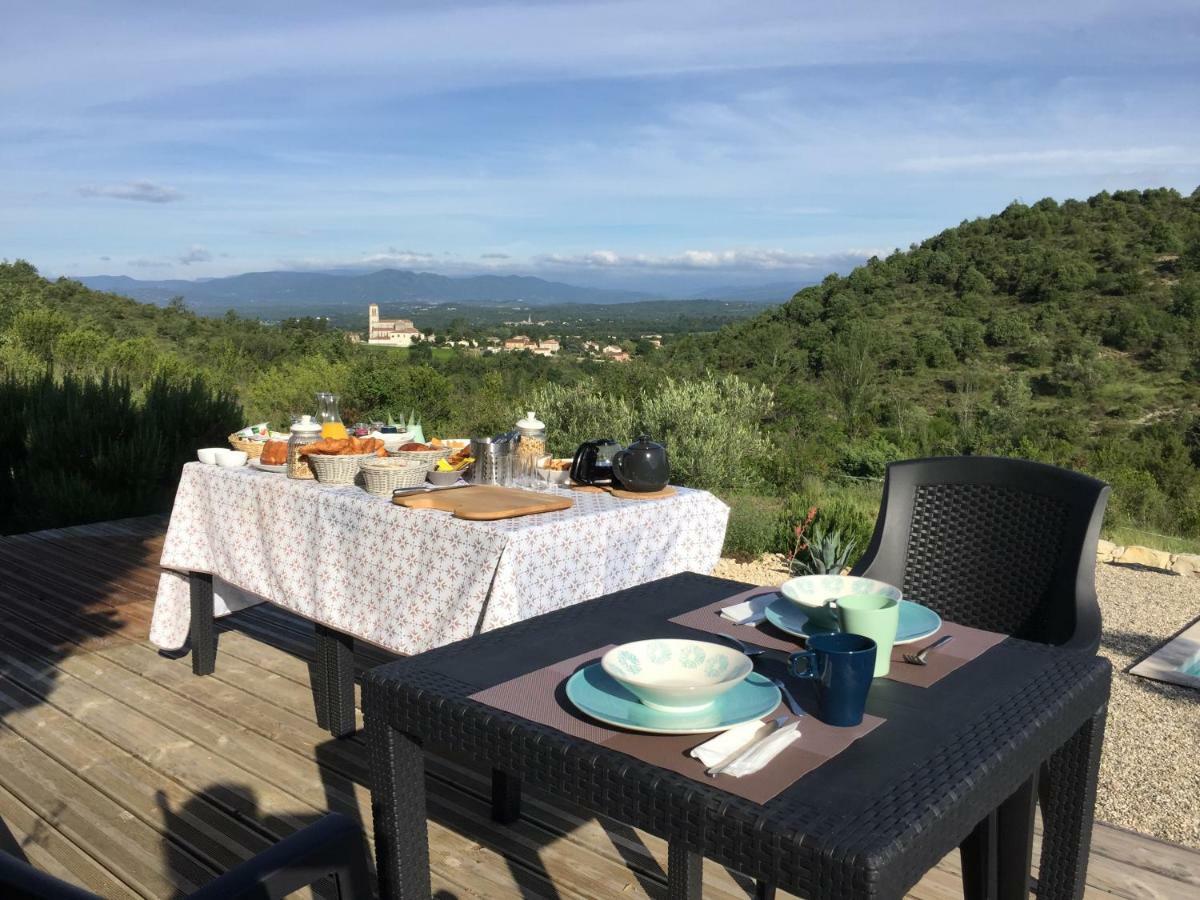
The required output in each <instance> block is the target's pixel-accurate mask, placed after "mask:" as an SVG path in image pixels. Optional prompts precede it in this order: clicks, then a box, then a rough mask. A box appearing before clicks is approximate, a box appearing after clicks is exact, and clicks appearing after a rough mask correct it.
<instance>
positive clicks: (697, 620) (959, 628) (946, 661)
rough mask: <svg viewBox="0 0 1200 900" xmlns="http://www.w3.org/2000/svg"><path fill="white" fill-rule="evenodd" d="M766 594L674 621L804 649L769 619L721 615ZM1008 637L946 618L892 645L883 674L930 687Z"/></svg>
mask: <svg viewBox="0 0 1200 900" xmlns="http://www.w3.org/2000/svg"><path fill="white" fill-rule="evenodd" d="M763 594H775V595H778V594H779V591H778V589H776V588H772V587H759V588H753V589H752V590H748V591H742V592H741V593H740V594H733V595H732V596H730V597H726V598H725V599H724V600H718V601H717V602H716V603H709V604H708V605H707V606H702V607H700V608H699V609H694V610H692V611H691V612H687V613H683V614H682V615H678V616H675V617H674V618H673V619H671V621H672V622H674V623H675V624H677V625H684V626H686V627H688V628H695V629H696V630H697V631H707V632H708V633H709V634H723V635H726V636H727V637H733V638H737V639H738V640H739V641H744V642H745V643H747V644H753V645H754V646H757V647H765V648H767V649H768V650H782V651H784V652H786V653H791V652H793V651H795V650H800V649H802V648H803V646H804V641H802V640H801V639H800V638H797V637H793V636H792V635H790V634H787V633H785V632H782V631H780V630H779V629H778V628H776V627H775V626H773V625H772V624H771V623H770V622H760V623H758V624H757V625H735V624H734V623H733V622H730V621H729V620H728V619H726V618H724V617H722V616H721V610H722V609H724V608H725V607H726V606H732V605H733V604H735V603H741V602H742V601H743V600H749V599H750V598H751V597H757V596H761V595H763ZM945 634H952V635H954V640H952V641H950V643H948V644H943V645H942V646H941V647H938V648H937V649H936V650H934V651H933V652H932V653H930V654H929V656H927V657H926V659H925V663H926V664H925V665H923V666H914V665H912V664H911V663H906V662H905V661H904V654H905V653H916V652H917V651H918V650H920V649H921V648H922V647H924V646H926V645H927V644H929V643H932V642H933V641H935V640H937V639H938V638H940V637H941V636H942V635H945ZM1007 637H1008V635H1006V634H998V633H996V632H994V631H983V630H982V629H979V628H970V627H968V626H966V625H959V624H957V623H955V622H947V621H945V620H943V621H942V627H941V628H939V629H938V630H937V631H936V632H935V633H933V634H931V635H930V636H929V637H927V638H923V639H922V640H919V641H914V642H913V643H911V644H903V645H901V646H899V647H893V648H892V666H891V671H889V672H888V674H887V675H885V676H884V677H885V678H889V679H891V680H892V681H898V682H900V683H901V684H911V685H913V686H914V687H930V686H931V685H934V684H937V682H939V681H941V680H942V679H943V678H945V677H946V676H947V675H949V674H950V673H951V672H953V671H954V670H956V669H959V668H962V667H963V666H964V665H966V664H967V663H969V662H970V661H971V660H973V659H977V658H978V657H980V656H982V655H983V654H984V653H986V652H987V651H988V650H990V649H991V648H992V647H994V646H996V645H997V644H999V643H1000V642H1001V641H1003V640H1004V639H1005V638H1007Z"/></svg>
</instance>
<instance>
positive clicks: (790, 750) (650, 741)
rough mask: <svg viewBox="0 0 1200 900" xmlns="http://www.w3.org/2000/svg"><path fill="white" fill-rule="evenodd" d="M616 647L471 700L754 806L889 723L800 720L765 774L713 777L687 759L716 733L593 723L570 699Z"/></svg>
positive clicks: (497, 687) (867, 719)
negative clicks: (579, 681)
mask: <svg viewBox="0 0 1200 900" xmlns="http://www.w3.org/2000/svg"><path fill="white" fill-rule="evenodd" d="M611 646H612V645H611V644H610V645H609V646H608V647H598V648H597V649H595V650H592V651H589V652H588V653H581V654H580V655H579V656H573V657H571V658H570V659H565V660H563V661H562V662H558V663H555V664H554V665H551V666H546V667H545V668H541V669H537V670H536V671H533V672H530V673H528V674H526V675H521V676H519V677H517V678H513V679H511V680H509V681H505V682H503V683H502V684H498V685H495V686H494V687H490V688H487V689H486V690H482V691H479V692H478V693H476V694H472V695H471V699H472V700H476V701H478V702H479V703H484V704H486V705H488V706H492V707H494V708H496V709H502V710H504V711H505V712H509V713H512V714H513V715H517V716H520V717H521V718H524V719H529V720H530V721H532V722H537V723H539V724H541V725H548V726H550V727H551V728H556V729H558V730H559V731H561V732H563V733H564V734H569V735H571V736H572V737H575V738H579V739H581V740H585V741H590V742H592V743H594V744H599V745H600V746H602V747H607V748H608V749H610V750H617V751H619V752H621V753H625V754H628V755H629V756H632V757H635V758H636V759H640V760H642V761H643V762H648V763H650V764H651V765H655V766H661V767H662V768H664V769H670V770H671V771H672V772H678V773H679V774H680V775H685V776H687V777H688V778H692V779H694V780H696V781H699V782H702V783H703V784H707V785H711V786H714V787H719V788H720V789H721V790H723V791H728V792H729V793H731V794H735V795H737V796H739V797H744V798H745V799H747V800H752V801H754V802H755V803H766V802H767V801H768V800H770V799H771V798H772V797H774V796H775V795H776V794H778V793H779V792H780V791H782V790H784V789H785V788H787V787H790V786H791V784H792V783H793V782H795V781H796V780H797V779H799V778H801V777H803V776H804V775H806V774H808V773H809V772H811V771H812V770H813V769H815V768H817V767H818V766H820V765H822V764H823V763H825V762H827V761H828V760H830V759H832V758H833V757H834V756H837V754H839V753H841V752H842V751H843V750H845V749H846V748H847V747H849V746H850V745H851V744H852V743H854V742H855V741H856V740H858V739H859V738H860V737H862V736H863V735H865V734H868V733H869V732H871V731H873V730H875V729H876V728H878V727H879V726H880V725H882V724H883V722H884V721H885V720H884V719H881V718H879V717H878V716H870V715H868V716H866V717H864V718H863V721H862V724H861V725H858V726H855V727H854V728H836V727H834V726H832V725H826V724H824V723H823V722H818V721H817V720H816V719H814V718H813V717H812V716H806V717H804V718H803V719H801V720H800V739H799V740H797V741H795V742H793V743H792V744H790V745H789V746H788V747H786V748H785V749H784V750H783V751H781V752H780V754H779V755H778V756H777V757H775V759H773V760H771V762H770V763H769V764H768V765H767V766H765V767H764V768H763V769H761V770H760V771H758V772H755V773H754V774H753V775H745V776H743V777H741V778H734V777H733V776H732V775H721V776H718V777H717V778H715V779H714V778H709V777H708V776H707V775H705V774H704V769H705V766H704V764H703V763H701V762H700V761H699V760H697V759H693V758H692V757H690V756H688V751H689V750H691V749H692V748H693V747H695V746H697V745H699V744H702V743H704V742H705V741H707V740H709V739H711V738H713V737H715V735H712V734H680V735H658V734H639V733H637V732H632V731H621V730H618V729H615V728H609V727H607V726H605V725H600V724H597V723H595V722H593V721H592V720H591V719H588V718H587V717H586V716H584V715H583V714H582V713H580V712H579V711H578V710H576V709H575V708H574V707H573V706H572V705H571V703H570V701H569V700H567V698H566V692H565V689H564V683H565V682H566V679H567V677H568V676H570V675H571V673H573V672H574V671H575V670H576V669H579V668H581V667H583V666H584V665H586V664H588V663H590V662H593V661H595V660H597V659H599V658H600V657H601V656H603V655H604V652H605V651H606V650H608V649H609V647H611ZM765 718H767V717H766V716H764V719H765Z"/></svg>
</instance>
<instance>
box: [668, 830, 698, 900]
mask: <svg viewBox="0 0 1200 900" xmlns="http://www.w3.org/2000/svg"><path fill="white" fill-rule="evenodd" d="M703 890H704V857H702V856H701V855H700V854H699V853H693V852H692V851H691V850H689V849H688V848H687V847H685V846H684V845H683V844H680V843H678V842H677V841H668V842H667V900H700V898H701V892H702V891H703Z"/></svg>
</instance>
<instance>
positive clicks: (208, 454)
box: [196, 447, 229, 466]
mask: <svg viewBox="0 0 1200 900" xmlns="http://www.w3.org/2000/svg"><path fill="white" fill-rule="evenodd" d="M228 452H229V451H228V450H226V449H225V448H224V447H205V448H204V449H203V450H197V451H196V459H198V460H200V462H202V463H204V464H205V465H206V466H215V465H216V464H217V457H218V456H220V455H221V454H222V453H228Z"/></svg>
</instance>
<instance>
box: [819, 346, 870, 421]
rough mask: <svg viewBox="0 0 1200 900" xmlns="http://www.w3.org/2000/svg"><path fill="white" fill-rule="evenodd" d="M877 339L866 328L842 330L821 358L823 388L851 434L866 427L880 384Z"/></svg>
mask: <svg viewBox="0 0 1200 900" xmlns="http://www.w3.org/2000/svg"><path fill="white" fill-rule="evenodd" d="M877 347H878V340H877V338H876V337H875V335H874V334H873V333H872V332H871V331H870V329H869V328H867V327H864V326H861V325H860V326H856V327H853V328H850V329H848V330H847V331H846V332H844V333H843V334H842V335H841V336H840V337H839V338H838V339H837V340H836V341H835V342H834V343H833V345H832V346H830V347H829V348H828V349H827V350H826V352H825V353H824V355H823V356H822V358H821V369H822V375H823V376H824V379H823V380H824V383H825V388H826V390H827V391H828V392H829V395H830V396H831V397H832V398H833V400H834V402H835V403H836V404H837V406H838V409H839V410H840V411H841V415H842V424H843V425H844V426H845V428H846V430H847V431H848V432H849V433H850V434H853V435H858V434H861V433H863V432H864V431H865V430H866V428H867V425H868V423H867V421H866V418H867V412H868V410H869V409H870V407H871V404H872V403H873V402H874V400H875V394H876V390H877V388H878V385H879V361H878V356H877V352H878V350H877Z"/></svg>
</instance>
